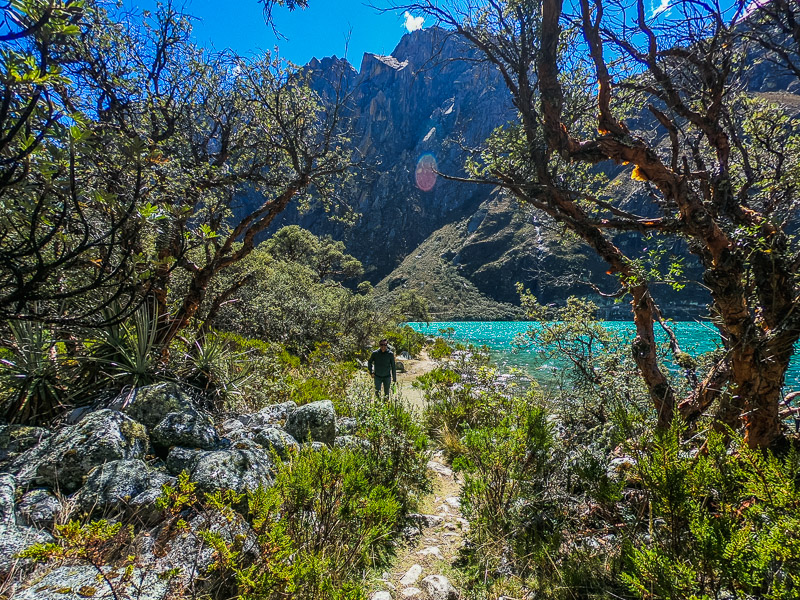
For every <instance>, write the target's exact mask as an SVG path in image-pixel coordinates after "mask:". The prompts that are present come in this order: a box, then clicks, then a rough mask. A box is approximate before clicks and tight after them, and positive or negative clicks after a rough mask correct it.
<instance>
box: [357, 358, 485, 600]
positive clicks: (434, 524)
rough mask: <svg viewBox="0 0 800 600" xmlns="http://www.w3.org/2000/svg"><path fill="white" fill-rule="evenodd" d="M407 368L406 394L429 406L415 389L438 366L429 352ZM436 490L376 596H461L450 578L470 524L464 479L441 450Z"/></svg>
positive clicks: (435, 463) (401, 377) (400, 379)
mask: <svg viewBox="0 0 800 600" xmlns="http://www.w3.org/2000/svg"><path fill="white" fill-rule="evenodd" d="M402 362H403V366H404V367H405V372H403V373H398V374H397V383H398V387H399V388H400V389H399V391H400V394H401V397H402V398H403V399H404V400H405V401H406V402H409V403H410V404H411V405H412V406H413V407H414V408H416V409H418V410H421V409H422V407H423V405H424V399H423V394H422V391H421V390H418V389H415V388H414V387H412V383H413V382H414V380H415V379H416V378H417V377H419V376H420V375H424V374H425V373H428V372H429V371H431V370H432V369H434V368H435V367H436V363H435V362H434V361H432V360H430V359H429V358H428V356H427V354H425V353H424V352H423V353H422V355H421V357H420V358H419V359H412V360H402ZM428 474H429V476H430V478H431V480H432V482H433V492H432V493H431V494H430V495H429V496H428V497H427V498H426V499H425V500H424V501H423V503H422V505H421V506H420V512H419V513H418V514H417V515H414V517H413V519H412V521H413V523H414V525H413V526H410V527H409V528H408V529H407V533H408V541H407V544H406V545H405V546H403V547H402V548H400V549H398V552H397V556H396V558H395V560H394V561H393V564H392V569H391V571H386V572H384V573H383V574H382V576H381V578H380V579H377V580H376V581H375V582H374V586H373V593H372V594H371V595H370V600H396V599H406V598H407V599H410V600H413V599H418V600H427V599H429V598H448V599H450V598H457V597H459V594H458V592H457V590H456V589H455V588H454V587H453V585H452V584H451V583H450V581H449V579H448V575H449V574H450V573H451V572H452V570H453V566H452V565H453V562H454V561H455V559H456V557H457V554H458V551H459V549H460V548H461V546H462V544H463V538H464V532H465V531H467V529H468V527H469V524H468V523H467V521H466V520H465V519H464V518H463V517H462V515H461V509H460V506H459V501H458V498H459V495H460V493H461V483H460V482H459V481H458V479H457V477H456V476H455V474H454V473H453V471H452V469H450V467H448V466H447V465H446V464H445V461H444V457H443V453H442V452H437V453H435V454H434V455H433V457H432V458H431V460H430V461H429V462H428Z"/></svg>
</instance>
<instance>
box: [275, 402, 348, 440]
mask: <svg viewBox="0 0 800 600" xmlns="http://www.w3.org/2000/svg"><path fill="white" fill-rule="evenodd" d="M284 429H285V430H286V432H287V433H288V434H289V435H291V436H292V437H293V438H294V439H296V440H297V441H300V442H305V441H308V439H309V436H310V438H311V440H312V441H314V442H322V443H324V444H328V445H331V444H333V440H334V438H335V437H336V411H335V410H334V408H333V402H331V401H330V400H321V401H319V402H310V403H308V404H304V405H303V406H301V407H299V408H298V409H297V410H295V411H293V412H292V413H291V414H289V417H288V418H287V419H286V425H285V426H284Z"/></svg>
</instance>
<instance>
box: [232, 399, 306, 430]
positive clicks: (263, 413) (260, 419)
mask: <svg viewBox="0 0 800 600" xmlns="http://www.w3.org/2000/svg"><path fill="white" fill-rule="evenodd" d="M296 409H297V403H296V402H294V401H293V400H289V401H288V402H281V403H280V404H270V405H269V406H265V407H264V408H262V409H261V410H259V411H258V412H257V413H252V414H249V415H241V416H239V420H240V421H242V423H244V424H245V425H248V426H251V427H253V426H255V427H265V426H267V425H282V424H283V423H285V422H286V419H288V418H289V415H290V414H292V413H293V412H294V411H295V410H296Z"/></svg>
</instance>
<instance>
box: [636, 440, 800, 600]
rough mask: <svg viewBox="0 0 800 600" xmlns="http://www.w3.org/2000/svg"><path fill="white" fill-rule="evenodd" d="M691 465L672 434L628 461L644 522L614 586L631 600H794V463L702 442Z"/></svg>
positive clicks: (797, 578) (797, 522) (798, 524)
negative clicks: (647, 513)
mask: <svg viewBox="0 0 800 600" xmlns="http://www.w3.org/2000/svg"><path fill="white" fill-rule="evenodd" d="M706 449H707V452H705V453H699V454H697V455H696V456H692V455H691V454H690V453H687V452H686V451H685V448H684V447H683V444H682V443H681V430H680V428H677V427H676V428H673V429H672V430H671V431H669V432H666V433H664V434H661V435H658V436H656V437H655V438H654V439H653V440H652V443H651V444H650V445H648V446H647V447H645V448H643V449H642V450H641V451H640V453H639V456H638V460H637V464H638V474H639V476H640V477H641V480H642V483H643V485H644V488H645V490H646V493H647V496H648V499H649V502H650V506H651V507H652V519H651V525H650V528H649V529H650V530H649V531H648V533H649V534H650V536H649V539H647V538H642V537H639V538H638V539H637V540H636V541H635V543H634V544H633V545H632V547H631V548H630V551H629V561H630V562H629V565H630V567H629V569H627V570H626V573H624V575H623V578H624V580H625V582H626V583H627V584H628V586H629V588H630V590H631V591H632V592H633V593H634V594H635V595H636V596H637V597H640V598H653V599H664V600H667V599H677V598H687V597H692V598H718V597H730V596H731V595H735V596H740V595H743V596H745V597H758V598H765V599H775V600H777V599H784V598H787V599H788V598H797V595H798V593H799V592H800V575H799V574H800V538H798V535H797V532H798V531H800V500H799V498H800V496H798V490H797V484H798V481H800V478H799V476H800V457H799V456H798V455H797V453H796V452H790V453H789V454H788V455H787V456H785V457H783V458H778V457H776V456H775V455H773V454H772V453H770V452H769V451H766V452H764V451H760V450H751V449H749V448H747V447H746V446H745V445H744V444H743V443H742V442H741V440H740V439H738V438H734V444H733V447H732V448H727V447H726V444H725V438H724V436H723V435H722V434H718V433H711V434H709V438H708V440H707V442H706Z"/></svg>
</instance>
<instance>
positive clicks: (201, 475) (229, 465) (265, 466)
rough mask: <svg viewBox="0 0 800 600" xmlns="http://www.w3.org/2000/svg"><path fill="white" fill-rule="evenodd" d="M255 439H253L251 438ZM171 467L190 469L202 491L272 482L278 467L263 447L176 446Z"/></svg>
mask: <svg viewBox="0 0 800 600" xmlns="http://www.w3.org/2000/svg"><path fill="white" fill-rule="evenodd" d="M251 443H252V442H251ZM167 470H168V471H169V472H170V473H173V474H176V475H177V474H178V473H180V472H181V471H188V473H189V477H190V479H191V480H192V481H194V482H195V483H196V484H197V491H198V492H202V493H208V492H215V491H217V490H226V489H230V490H234V491H236V492H240V493H241V492H244V491H245V490H254V489H256V488H258V487H259V486H261V487H268V486H270V485H272V481H273V479H274V472H275V468H274V465H273V464H272V461H271V460H270V458H269V455H268V454H267V452H265V451H264V450H263V449H261V448H253V449H251V448H248V449H238V448H235V447H234V448H231V449H229V450H214V451H203V450H189V449H187V448H177V447H176V448H173V449H172V450H171V451H170V453H169V455H168V456H167Z"/></svg>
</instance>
